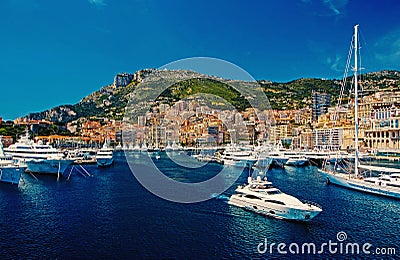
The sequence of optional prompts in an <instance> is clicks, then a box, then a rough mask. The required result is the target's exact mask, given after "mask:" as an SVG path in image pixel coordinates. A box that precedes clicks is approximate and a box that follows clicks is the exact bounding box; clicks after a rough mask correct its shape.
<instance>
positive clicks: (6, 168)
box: [0, 137, 24, 185]
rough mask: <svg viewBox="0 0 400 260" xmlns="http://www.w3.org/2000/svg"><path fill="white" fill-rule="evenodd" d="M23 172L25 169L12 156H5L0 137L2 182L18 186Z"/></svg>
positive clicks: (0, 178) (0, 172)
mask: <svg viewBox="0 0 400 260" xmlns="http://www.w3.org/2000/svg"><path fill="white" fill-rule="evenodd" d="M23 171H24V169H23V168H20V167H19V166H18V165H17V164H15V163H14V161H13V159H12V156H11V155H5V153H4V149H3V142H2V140H1V137H0V182H6V183H11V184H17V185H18V183H19V181H20V179H21V175H22V172H23Z"/></svg>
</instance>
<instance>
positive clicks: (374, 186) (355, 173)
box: [318, 25, 400, 199]
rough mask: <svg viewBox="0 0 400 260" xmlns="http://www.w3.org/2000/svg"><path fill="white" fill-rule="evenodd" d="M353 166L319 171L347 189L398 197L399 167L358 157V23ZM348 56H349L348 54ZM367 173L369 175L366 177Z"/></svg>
mask: <svg viewBox="0 0 400 260" xmlns="http://www.w3.org/2000/svg"><path fill="white" fill-rule="evenodd" d="M353 39H354V41H353V44H352V47H353V48H354V60H355V61H354V130H355V139H354V140H355V145H354V146H355V154H354V167H353V168H352V169H346V168H344V167H339V164H335V167H334V169H331V170H328V169H321V170H318V171H319V173H320V174H321V175H322V176H323V177H324V178H325V179H326V181H327V183H328V184H330V183H332V184H336V185H339V186H342V187H345V188H348V189H353V190H358V191H362V192H366V193H371V194H376V195H382V196H387V197H392V198H398V199H400V169H395V168H388V167H379V166H372V165H362V164H361V163H360V159H359V147H358V146H359V142H358V79H357V77H358V75H357V74H358V71H359V68H358V51H359V47H358V25H355V26H354V38H353ZM349 57H350V56H349ZM368 175H370V176H369V177H368Z"/></svg>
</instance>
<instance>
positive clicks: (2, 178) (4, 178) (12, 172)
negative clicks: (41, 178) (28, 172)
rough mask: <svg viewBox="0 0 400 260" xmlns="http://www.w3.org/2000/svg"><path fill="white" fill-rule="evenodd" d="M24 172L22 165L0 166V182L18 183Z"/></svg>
mask: <svg viewBox="0 0 400 260" xmlns="http://www.w3.org/2000/svg"><path fill="white" fill-rule="evenodd" d="M22 172H23V169H22V168H20V167H0V182H4V183H11V184H17V185H18V183H19V181H20V179H21V175H22Z"/></svg>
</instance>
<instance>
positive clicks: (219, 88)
mask: <svg viewBox="0 0 400 260" xmlns="http://www.w3.org/2000/svg"><path fill="white" fill-rule="evenodd" d="M201 93H204V94H211V95H215V96H217V97H220V98H222V99H225V100H226V101H227V102H228V103H229V104H231V105H232V106H234V107H235V108H236V109H237V110H238V111H244V110H245V109H246V108H249V107H250V104H249V102H248V101H247V100H246V99H245V98H244V97H243V96H242V95H241V94H240V93H239V92H238V91H237V90H235V89H234V88H233V87H231V86H229V85H227V84H225V83H223V82H220V81H217V80H213V79H206V78H196V79H189V80H184V81H180V82H178V83H176V84H174V85H172V86H171V87H169V88H168V89H166V90H165V91H164V92H163V93H161V95H160V96H159V99H167V100H168V102H169V103H170V105H172V104H173V103H175V102H176V101H178V100H181V99H183V98H186V97H189V96H194V95H196V94H201ZM214 105H215V103H214Z"/></svg>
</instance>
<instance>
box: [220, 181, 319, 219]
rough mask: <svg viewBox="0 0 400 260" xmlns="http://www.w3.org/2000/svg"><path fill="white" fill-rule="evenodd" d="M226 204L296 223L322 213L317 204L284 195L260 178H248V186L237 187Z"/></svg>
mask: <svg viewBox="0 0 400 260" xmlns="http://www.w3.org/2000/svg"><path fill="white" fill-rule="evenodd" d="M228 203H229V204H230V205H233V206H236V207H240V208H244V209H246V210H250V211H254V212H256V213H258V214H261V215H265V216H269V217H274V218H278V219H286V220H296V221H310V220H311V219H313V218H314V217H316V216H317V215H318V214H320V213H321V212H322V208H321V206H319V205H318V204H316V203H313V202H307V201H304V202H303V201H301V200H299V199H297V198H295V197H293V196H290V195H288V194H285V193H283V192H281V191H280V190H279V189H277V188H275V187H274V186H273V185H272V183H271V182H269V181H267V180H266V179H264V180H262V179H261V177H260V176H257V178H256V179H253V178H252V177H248V184H247V185H246V184H245V185H240V186H238V187H237V189H236V193H235V194H233V195H232V196H231V197H230V199H229V201H228Z"/></svg>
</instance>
